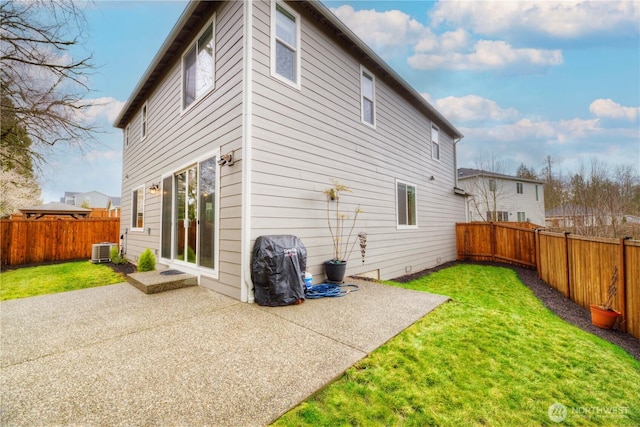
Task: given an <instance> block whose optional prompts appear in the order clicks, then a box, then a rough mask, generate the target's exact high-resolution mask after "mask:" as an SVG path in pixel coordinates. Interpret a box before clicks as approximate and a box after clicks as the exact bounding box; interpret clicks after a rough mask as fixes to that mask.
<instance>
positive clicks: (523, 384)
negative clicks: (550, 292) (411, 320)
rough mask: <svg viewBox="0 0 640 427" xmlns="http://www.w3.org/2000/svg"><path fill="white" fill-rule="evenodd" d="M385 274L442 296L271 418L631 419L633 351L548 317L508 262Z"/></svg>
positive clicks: (639, 375) (283, 422)
mask: <svg viewBox="0 0 640 427" xmlns="http://www.w3.org/2000/svg"><path fill="white" fill-rule="evenodd" d="M394 285H396V286H402V287H406V288H410V289H416V290H421V291H428V292H432V293H437V294H443V295H448V296H450V297H451V298H452V301H451V302H449V303H446V304H444V305H442V306H440V307H439V308H437V309H436V310H435V311H434V312H432V313H430V314H429V315H427V316H425V317H424V318H423V319H421V320H420V321H418V322H416V323H415V324H414V325H413V326H411V327H410V328H408V329H407V330H405V331H404V332H402V333H401V334H399V335H398V336H397V337H395V338H394V339H392V340H391V341H389V342H388V343H387V344H386V345H384V346H383V347H381V348H379V349H378V350H376V351H374V352H373V353H371V354H370V355H369V356H368V357H366V358H365V359H363V360H362V361H360V362H359V363H358V364H356V365H355V366H354V367H352V368H350V369H348V370H347V371H346V373H345V374H344V375H343V376H342V377H341V378H340V379H338V380H336V381H335V382H333V383H332V384H330V385H328V386H327V387H325V388H324V389H322V390H320V391H319V392H318V393H316V394H315V395H314V396H312V397H311V398H309V399H308V400H306V401H305V402H303V403H302V404H300V405H299V406H297V407H296V408H294V409H292V410H291V411H290V412H289V413H287V414H285V415H284V416H283V417H281V418H280V419H279V420H277V421H276V422H275V425H278V426H294V425H295V426H299V425H313V426H321V425H325V426H335V425H403V426H423V425H443V426H473V425H478V426H479V425H491V426H515V425H523V426H524V425H557V424H558V423H557V422H554V421H552V420H553V419H554V418H555V417H558V416H560V417H562V416H563V415H564V417H565V418H564V419H563V421H562V422H561V423H560V424H561V425H567V426H587V425H616V426H622V425H629V426H637V425H640V405H639V401H638V396H640V363H638V362H637V361H636V360H635V359H634V358H632V357H631V356H630V355H628V354H627V353H626V352H624V351H623V350H621V349H620V348H618V347H616V346H614V345H612V344H610V343H608V342H606V341H604V340H602V339H600V338H598V337H595V336H593V335H591V334H588V333H586V332H584V331H582V330H580V329H578V328H576V327H574V326H573V325H570V324H568V323H566V322H564V321H563V320H561V319H560V318H558V317H557V316H556V315H554V314H553V313H552V312H550V311H549V310H547V309H546V308H545V307H544V306H543V305H542V304H541V303H540V301H539V300H538V299H537V298H536V297H535V296H534V295H533V294H532V293H531V291H530V290H529V289H528V288H527V287H525V286H524V285H523V284H522V282H520V280H519V279H518V277H517V275H516V274H515V273H514V272H513V271H512V270H510V269H506V268H499V267H489V266H478V265H459V266H455V267H452V268H448V269H445V270H442V271H440V272H437V273H434V274H432V275H430V276H427V277H424V278H421V279H419V280H416V281H413V282H409V283H407V284H404V285H401V284H394ZM556 404H561V405H564V406H563V407H560V408H564V412H563V411H560V413H558V411H557V408H558V405H556ZM552 405H554V406H553V408H555V409H556V410H555V412H554V411H553V410H552V411H550V407H552ZM556 421H558V420H557V418H556Z"/></svg>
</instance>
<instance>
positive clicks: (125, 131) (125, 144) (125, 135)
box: [124, 125, 131, 148]
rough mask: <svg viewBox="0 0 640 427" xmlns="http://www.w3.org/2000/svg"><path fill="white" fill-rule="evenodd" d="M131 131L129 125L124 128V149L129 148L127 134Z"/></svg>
mask: <svg viewBox="0 0 640 427" xmlns="http://www.w3.org/2000/svg"><path fill="white" fill-rule="evenodd" d="M130 131H131V125H127V127H125V128H124V146H125V148H126V147H128V146H129V132H130Z"/></svg>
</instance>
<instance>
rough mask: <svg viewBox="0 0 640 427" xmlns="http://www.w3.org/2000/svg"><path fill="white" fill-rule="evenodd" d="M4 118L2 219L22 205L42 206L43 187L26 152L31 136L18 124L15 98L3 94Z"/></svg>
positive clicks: (0, 135) (0, 128)
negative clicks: (14, 104)
mask: <svg viewBox="0 0 640 427" xmlns="http://www.w3.org/2000/svg"><path fill="white" fill-rule="evenodd" d="M0 103H1V105H2V112H3V114H2V120H1V121H0V165H1V166H0V190H1V191H0V218H5V217H7V216H9V215H11V214H12V213H15V212H17V211H18V209H20V208H25V207H28V206H34V205H39V204H41V203H42V201H41V200H40V187H39V186H38V182H37V180H36V179H35V176H34V171H33V162H32V161H31V157H29V156H28V155H26V154H25V153H28V152H29V150H30V149H31V139H30V138H29V136H28V135H27V131H26V129H25V128H24V127H23V126H21V125H19V124H18V121H17V118H16V116H15V114H13V108H12V103H11V100H10V99H9V98H7V97H5V96H4V94H1V95H0Z"/></svg>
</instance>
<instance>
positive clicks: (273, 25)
mask: <svg viewBox="0 0 640 427" xmlns="http://www.w3.org/2000/svg"><path fill="white" fill-rule="evenodd" d="M277 6H279V7H281V8H282V9H284V10H285V11H286V12H287V13H289V14H291V15H292V16H293V17H294V18H295V20H296V48H295V54H296V69H295V73H296V76H295V77H296V81H295V82H293V81H291V80H289V79H288V78H286V77H284V76H282V75H280V74H278V73H277V72H276V39H277V37H276V19H277V16H276V7H277ZM301 26H302V22H301V20H300V14H299V13H297V12H296V11H294V10H293V9H291V8H290V7H289V6H287V5H286V4H284V3H283V2H279V1H272V2H271V29H270V30H271V51H270V52H269V54H270V56H271V58H270V63H271V77H273V78H275V79H277V80H279V81H281V82H283V83H286V84H287V85H289V86H291V87H293V88H296V89H297V90H302V83H301V80H302V77H301V76H302V74H301V72H300V70H301V65H302V60H301V57H302V46H301V45H300V27H301ZM291 48H293V46H291Z"/></svg>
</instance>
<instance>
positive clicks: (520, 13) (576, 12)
mask: <svg viewBox="0 0 640 427" xmlns="http://www.w3.org/2000/svg"><path fill="white" fill-rule="evenodd" d="M639 5H640V3H639V2H637V1H581V0H578V1H482V2H476V1H465V2H449V1H441V2H438V3H437V4H436V5H435V7H434V9H433V11H432V12H431V18H432V24H433V25H434V26H437V25H439V24H442V23H449V24H453V25H456V26H460V27H464V28H469V29H471V30H472V31H473V32H474V33H477V34H484V35H501V34H505V33H508V32H510V31H523V30H524V31H528V32H533V33H538V34H544V35H547V36H552V37H558V38H578V37H581V36H585V35H592V34H601V33H603V32H620V31H621V29H628V30H629V31H630V32H633V33H634V34H638V21H639V20H640V6H639Z"/></svg>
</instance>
